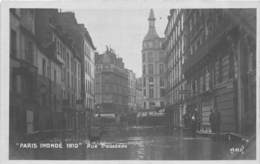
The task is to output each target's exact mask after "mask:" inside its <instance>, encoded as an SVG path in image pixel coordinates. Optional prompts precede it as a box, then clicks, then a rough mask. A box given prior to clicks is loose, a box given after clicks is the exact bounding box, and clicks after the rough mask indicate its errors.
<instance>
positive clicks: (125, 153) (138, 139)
mask: <svg viewBox="0 0 260 164" xmlns="http://www.w3.org/2000/svg"><path fill="white" fill-rule="evenodd" d="M83 142H85V143H88V144H87V145H88V146H86V145H84V146H83V145H82V146H80V147H79V148H77V149H73V148H71V149H68V148H67V149H66V148H63V149H35V150H33V151H32V150H28V151H27V150H26V151H19V155H18V156H16V157H17V158H19V156H22V157H23V158H24V159H27V158H28V159H78V160H83V159H86V160H210V159H215V160H217V159H223V158H225V156H226V155H227V154H228V153H229V148H228V146H227V145H226V144H224V143H223V142H221V141H218V142H217V141H214V140H213V139H211V138H209V137H201V136H197V137H196V138H193V137H191V134H190V132H189V131H183V130H182V131H180V130H174V131H172V132H168V131H167V129H166V128H164V127H130V128H127V129H126V130H120V129H118V128H115V127H111V128H110V129H109V132H106V133H105V135H104V136H103V137H102V138H101V141H100V145H98V144H92V145H90V144H89V141H88V140H85V141H83ZM81 144H82V142H80V144H79V145H81ZM118 144H121V145H125V146H126V147H123V148H113V147H112V148H111V147H110V148H107V147H106V148H104V147H102V146H101V145H118Z"/></svg>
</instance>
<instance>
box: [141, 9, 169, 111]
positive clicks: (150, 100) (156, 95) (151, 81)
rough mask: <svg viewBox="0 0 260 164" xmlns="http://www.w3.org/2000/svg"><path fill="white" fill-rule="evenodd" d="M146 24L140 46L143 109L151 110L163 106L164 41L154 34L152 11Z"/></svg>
mask: <svg viewBox="0 0 260 164" xmlns="http://www.w3.org/2000/svg"><path fill="white" fill-rule="evenodd" d="M148 22H149V29H148V33H147V34H146V36H145V37H144V40H143V46H142V70H143V75H142V80H143V87H142V88H143V97H144V99H143V108H144V109H153V108H156V107H163V106H164V105H165V100H164V96H165V75H164V71H165V64H164V57H165V53H164V51H163V49H162V42H163V40H164V39H163V38H160V37H159V36H158V34H157V32H156V29H155V17H154V12H153V10H152V9H151V11H150V15H149V18H148Z"/></svg>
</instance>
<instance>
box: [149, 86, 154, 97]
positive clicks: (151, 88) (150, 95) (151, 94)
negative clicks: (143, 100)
mask: <svg viewBox="0 0 260 164" xmlns="http://www.w3.org/2000/svg"><path fill="white" fill-rule="evenodd" d="M153 97H154V92H153V87H150V88H149V98H153Z"/></svg>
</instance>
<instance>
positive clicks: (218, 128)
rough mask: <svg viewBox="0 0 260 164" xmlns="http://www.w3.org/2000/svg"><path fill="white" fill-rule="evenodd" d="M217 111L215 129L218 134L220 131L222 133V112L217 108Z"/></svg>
mask: <svg viewBox="0 0 260 164" xmlns="http://www.w3.org/2000/svg"><path fill="white" fill-rule="evenodd" d="M215 113H216V125H215V126H216V127H215V129H216V134H217V135H218V134H219V133H220V121H221V120H220V119H221V117H220V112H219V111H218V110H216V111H215Z"/></svg>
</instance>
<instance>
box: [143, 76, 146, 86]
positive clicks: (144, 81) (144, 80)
mask: <svg viewBox="0 0 260 164" xmlns="http://www.w3.org/2000/svg"><path fill="white" fill-rule="evenodd" d="M143 86H144V87H145V86H146V78H145V77H144V78H143Z"/></svg>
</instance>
